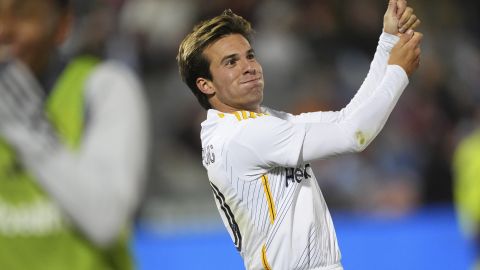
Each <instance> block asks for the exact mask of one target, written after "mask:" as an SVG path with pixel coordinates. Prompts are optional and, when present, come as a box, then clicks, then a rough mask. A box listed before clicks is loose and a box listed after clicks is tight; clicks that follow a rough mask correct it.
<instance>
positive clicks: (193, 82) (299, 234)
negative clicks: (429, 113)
mask: <svg viewBox="0 0 480 270" xmlns="http://www.w3.org/2000/svg"><path fill="white" fill-rule="evenodd" d="M419 24H420V21H419V20H418V19H417V17H416V15H415V14H413V9H412V8H410V7H407V3H406V1H397V0H391V1H390V2H389V5H388V9H387V11H386V13H385V16H384V32H383V33H382V35H381V36H380V41H379V44H378V47H377V52H376V53H375V56H374V59H373V62H372V64H371V67H370V71H369V73H368V75H367V77H366V79H365V81H364V82H363V84H362V86H361V87H360V89H359V90H358V92H357V94H356V95H355V97H354V98H353V99H352V100H351V102H350V103H349V104H348V105H347V106H346V107H345V108H344V109H342V110H341V111H339V112H314V113H304V114H300V115H292V114H288V113H284V112H279V111H275V110H272V109H269V108H266V107H263V106H261V103H262V101H263V87H264V80H263V70H262V67H261V65H260V64H259V62H258V61H257V58H256V56H255V52H254V50H253V49H252V47H251V45H250V42H251V35H252V31H253V30H252V28H251V25H250V23H249V22H248V21H246V20H245V19H243V18H242V17H240V16H238V15H236V14H234V13H233V12H232V11H231V10H226V11H225V12H224V13H223V14H222V15H220V16H217V17H214V18H212V19H210V20H207V21H204V22H202V23H200V24H199V25H197V26H195V27H194V29H193V31H192V32H191V33H190V34H188V35H187V36H186V37H185V39H184V40H183V41H182V43H181V45H180V48H179V52H178V56H177V61H178V65H179V69H180V74H181V76H182V79H183V81H184V82H185V83H186V84H187V85H188V86H189V88H190V89H191V91H192V92H193V93H194V95H195V96H196V97H197V99H198V101H199V103H200V104H201V105H202V107H203V108H204V109H206V110H208V112H207V119H206V120H205V121H204V122H203V123H202V131H201V140H202V158H203V165H204V167H205V168H206V169H207V171H208V176H209V180H210V185H211V187H212V190H213V193H214V197H215V199H216V200H215V202H216V204H217V208H218V210H219V212H220V215H221V217H222V220H223V222H224V224H225V226H226V228H227V230H228V231H229V233H230V236H231V237H232V240H233V241H234V244H235V246H236V248H237V250H238V251H239V252H240V254H241V256H242V258H243V260H244V264H245V267H246V268H247V269H297V268H302V269H343V268H342V264H341V262H340V257H341V256H340V251H339V248H338V244H337V239H336V235H335V231H334V228H333V223H332V220H331V217H330V213H329V211H328V208H327V206H326V203H325V200H324V198H323V196H322V194H321V191H320V188H319V186H318V184H317V181H316V179H315V176H314V175H313V173H312V169H311V166H310V164H309V162H310V161H313V160H316V159H320V158H324V157H327V156H331V155H336V154H340V153H345V152H360V151H362V150H364V149H365V148H366V147H367V146H368V145H369V144H370V143H371V141H372V140H373V139H374V138H375V137H376V135H377V134H378V133H379V132H380V130H381V129H382V127H383V125H384V124H385V121H386V120H387V118H388V116H389V114H390V113H391V111H392V110H393V108H394V106H395V104H396V102H397V101H398V99H399V97H400V95H401V94H402V92H403V90H404V89H405V87H406V86H407V84H408V82H409V79H408V76H411V75H412V73H413V72H414V71H415V70H416V69H417V67H418V65H419V59H420V58H419V57H420V48H419V45H420V42H421V39H422V34H420V33H415V32H414V31H413V30H412V29H414V28H416V27H417V26H418V25H419ZM402 33H403V34H402ZM397 35H398V36H400V37H398V36H397Z"/></svg>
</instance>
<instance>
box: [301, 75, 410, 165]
mask: <svg viewBox="0 0 480 270" xmlns="http://www.w3.org/2000/svg"><path fill="white" fill-rule="evenodd" d="M407 84H408V77H407V75H406V73H405V71H404V70H403V69H402V68H401V67H399V66H388V67H387V70H386V73H385V77H384V78H383V80H382V82H381V83H380V85H379V86H378V89H377V90H376V91H375V92H374V94H373V95H371V96H370V97H369V98H368V100H366V101H365V102H364V103H363V104H362V105H361V106H359V107H358V108H357V110H355V111H352V112H351V113H350V114H349V115H348V116H346V117H345V118H343V119H342V120H341V121H338V122H335V123H331V124H321V123H312V124H308V126H307V132H306V134H305V139H304V145H303V159H304V161H310V160H314V159H318V158H323V157H326V156H330V155H335V154H339V153H344V152H356V151H362V150H363V149H365V148H366V147H367V146H368V145H369V144H370V143H371V142H372V141H373V139H374V138H375V137H376V136H377V134H378V133H379V132H380V130H381V129H382V128H383V126H384V124H385V122H386V120H387V119H388V117H389V115H390V113H391V112H392V110H393V108H394V107H395V104H396V103H397V101H398V99H399V97H400V95H401V94H402V92H403V90H404V89H405V87H406V86H407Z"/></svg>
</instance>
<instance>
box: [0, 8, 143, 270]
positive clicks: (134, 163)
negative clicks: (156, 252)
mask: <svg viewBox="0 0 480 270" xmlns="http://www.w3.org/2000/svg"><path fill="white" fill-rule="evenodd" d="M68 2H69V1H65V0H47V1H41V2H39V1H35V0H27V1H14V0H1V1H0V26H1V28H2V29H1V32H0V33H1V35H0V41H1V46H2V49H4V51H7V53H6V54H4V57H5V58H4V59H3V63H2V67H1V71H0V83H1V84H0V96H1V98H0V157H1V158H0V215H2V214H3V213H7V214H8V215H10V220H9V221H8V222H7V221H5V219H4V217H2V216H0V242H5V243H6V245H4V244H3V243H2V244H1V245H0V246H2V247H4V248H0V249H1V251H0V254H3V256H2V255H0V258H1V259H0V261H3V262H4V263H6V265H9V262H11V263H13V264H14V265H15V264H18V265H22V261H21V258H19V256H21V255H19V254H25V255H26V256H31V255H32V254H36V255H35V256H38V257H39V258H44V257H45V258H48V263H46V264H45V265H43V266H38V267H39V268H36V269H57V268H56V267H60V266H61V263H62V262H64V263H68V265H70V264H73V265H72V266H71V267H70V266H69V267H68V268H69V269H77V268H75V267H78V269H85V268H82V267H87V266H86V265H89V266H88V268H89V269H90V268H91V267H93V268H95V269H105V268H113V269H124V268H126V269H128V268H130V266H131V264H130V259H129V257H130V256H129V255H128V246H127V245H126V244H127V242H126V241H127V240H126V236H125V235H124V233H123V232H125V231H124V229H127V227H128V225H129V223H130V222H129V219H130V218H131V217H132V215H133V212H134V210H135V209H136V207H137V205H138V202H139V199H140V192H141V190H142V187H143V176H144V175H143V174H144V171H145V165H146V159H147V148H148V126H147V118H148V117H147V109H146V104H145V100H144V98H143V96H142V90H143V89H142V87H141V85H140V83H139V81H138V80H137V78H136V76H135V75H133V73H132V72H131V71H130V70H129V69H128V68H126V67H124V66H123V65H122V64H120V63H119V62H114V61H106V62H102V61H101V60H100V59H98V58H96V57H92V56H76V57H74V58H73V59H71V60H70V61H68V63H66V62H65V63H63V61H61V60H60V59H59V58H60V57H59V55H58V53H57V49H58V47H59V46H60V45H61V43H62V42H63V41H64V40H65V39H66V37H67V33H68V32H69V29H70V27H71V19H72V15H71V9H70V6H69V3H68ZM52 78H54V80H53V83H51V84H49V81H51V79H52ZM12 179H14V180H16V181H12ZM17 193H18V194H17ZM40 202H41V203H42V205H48V209H55V208H59V209H60V212H59V214H60V216H59V217H57V212H56V211H55V210H51V211H50V210H49V211H50V212H51V213H50V212H49V213H50V214H51V216H49V217H48V218H45V216H44V213H43V212H41V211H44V209H43V208H42V209H38V208H39V207H37V206H38V205H39V203H40ZM20 207H23V208H28V211H26V212H27V213H28V214H29V215H30V214H31V216H29V217H27V218H23V216H24V215H25V214H24V212H25V211H24V212H22V210H23V208H22V209H20ZM5 209H6V210H5ZM35 210H38V212H39V213H35ZM44 212H45V211H44ZM16 215H17V216H18V218H15V217H17V216H16ZM22 218H23V219H22ZM2 221H3V223H2ZM38 224H41V225H42V226H40V225H38ZM71 224H73V226H72V225H71ZM77 231H80V232H82V233H81V234H78V232H77ZM15 236H29V237H27V238H26V239H29V240H31V242H28V241H27V240H25V239H24V240H22V241H18V239H17V238H15ZM85 236H86V238H85ZM52 238H53V240H52ZM87 239H88V240H87ZM86 240H87V241H86ZM42 241H43V243H44V244H45V245H48V247H49V248H46V247H45V246H44V245H38V244H39V242H42ZM9 245H10V246H9ZM12 245H17V247H18V249H15V248H12ZM4 249H5V250H4ZM13 250H15V251H13ZM106 250H108V251H107V252H106ZM19 251H21V252H20V253H18V252H19ZM15 252H17V253H15ZM108 252H110V253H108ZM62 253H64V255H65V256H63V255H62ZM113 253H114V254H113ZM4 256H6V257H5V258H4ZM115 256H116V258H115ZM10 257H12V258H10ZM54 258H55V259H54ZM4 259H5V260H4ZM19 259H20V260H19ZM113 261H115V262H113ZM1 265H2V263H0V266H1ZM107 266H108V267H107ZM41 267H45V268H41ZM63 267H64V268H63V269H65V265H63ZM0 268H2V267H0ZM7 268H8V267H7ZM21 268H22V267H20V268H19V269H21ZM60 269H62V268H61V267H60Z"/></svg>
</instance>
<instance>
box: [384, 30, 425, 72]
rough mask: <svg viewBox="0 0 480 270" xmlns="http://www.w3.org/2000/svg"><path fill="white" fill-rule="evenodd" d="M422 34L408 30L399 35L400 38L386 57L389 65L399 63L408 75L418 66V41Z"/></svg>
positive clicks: (419, 41) (419, 51)
mask: <svg viewBox="0 0 480 270" xmlns="http://www.w3.org/2000/svg"><path fill="white" fill-rule="evenodd" d="M422 38H423V34H422V33H419V32H414V31H413V30H408V31H407V32H406V33H405V34H401V35H400V40H399V41H398V43H397V44H396V45H395V47H393V49H392V52H391V53H390V58H389V59H388V64H389V65H399V66H400V67H402V68H403V69H404V70H405V72H406V73H407V75H408V76H411V75H412V74H413V72H414V71H415V70H416V69H417V68H418V66H419V64H420V53H421V50H420V43H421V41H422Z"/></svg>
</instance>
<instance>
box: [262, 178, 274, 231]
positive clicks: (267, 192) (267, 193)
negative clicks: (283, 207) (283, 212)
mask: <svg viewBox="0 0 480 270" xmlns="http://www.w3.org/2000/svg"><path fill="white" fill-rule="evenodd" d="M262 183H263V189H264V191H265V196H266V197H267V203H268V212H269V213H270V215H269V216H270V223H272V224H273V222H274V221H275V218H276V216H277V213H276V211H275V204H274V201H273V197H272V192H271V191H270V184H269V183H268V177H267V175H266V174H264V175H262Z"/></svg>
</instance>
